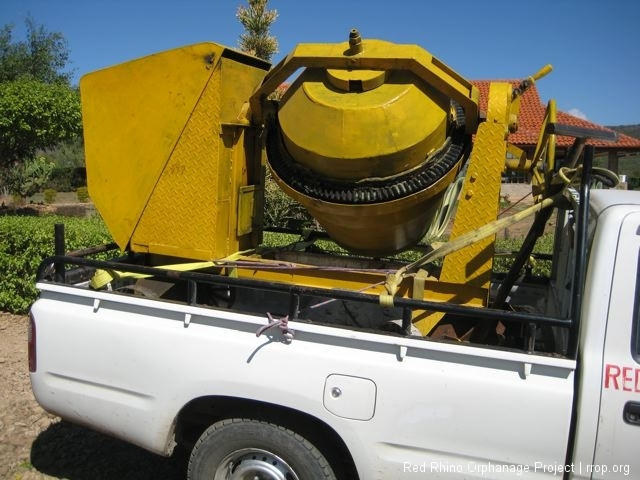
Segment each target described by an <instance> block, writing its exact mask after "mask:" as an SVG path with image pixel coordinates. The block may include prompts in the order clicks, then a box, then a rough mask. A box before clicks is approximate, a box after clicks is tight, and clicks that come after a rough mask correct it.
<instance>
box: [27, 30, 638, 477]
mask: <svg viewBox="0 0 640 480" xmlns="http://www.w3.org/2000/svg"><path fill="white" fill-rule="evenodd" d="M299 68H305V69H306V70H304V72H303V73H302V74H300V76H298V77H297V78H296V79H295V81H294V82H293V83H292V84H291V86H290V87H289V88H288V90H287V92H286V93H285V94H284V95H283V96H282V98H281V99H280V100H278V101H271V100H270V99H271V96H270V95H271V93H272V92H274V90H275V89H277V88H278V87H279V86H281V85H282V82H284V81H285V80H286V79H287V78H288V77H289V76H290V75H291V74H293V73H294V72H296V71H297V70H298V69H299ZM548 70H550V69H549V68H545V69H543V70H542V71H541V73H539V74H538V75H536V76H534V77H529V78H528V79H527V80H524V81H522V82H521V83H520V84H518V85H513V84H512V83H506V82H497V83H493V84H492V85H491V87H490V90H489V94H488V101H487V105H488V106H487V107H486V113H484V114H481V113H480V111H481V109H480V97H479V93H478V91H477V89H476V87H475V86H474V85H472V84H471V83H470V82H467V81H466V80H465V79H463V78H462V77H461V76H459V75H457V74H456V73H455V72H454V71H453V70H452V69H450V68H449V67H447V66H446V65H445V64H444V63H443V62H441V61H439V60H437V59H435V58H434V57H432V56H431V55H430V54H428V52H426V51H424V50H422V49H420V48H418V47H416V46H406V45H394V44H390V43H389V42H383V41H378V40H362V39H361V37H360V34H359V33H358V32H357V31H356V30H352V31H351V32H350V35H349V41H348V42H344V43H342V44H336V45H315V44H312V45H304V44H303V45H300V46H298V47H297V48H296V50H295V51H294V52H293V53H292V54H291V55H289V56H288V57H287V58H286V59H285V60H284V61H283V62H281V63H280V64H278V65H277V66H275V67H274V68H273V69H271V70H270V71H269V65H268V64H266V63H265V62H263V61H261V60H259V59H256V58H253V57H249V56H247V55H244V54H242V53H240V52H236V51H233V50H230V49H227V48H224V47H222V46H219V45H216V44H211V43H203V44H198V45H195V46H191V47H185V48H182V49H177V50H174V51H168V52H164V53H162V54H158V55H153V56H150V57H147V58H143V59H139V60H136V61H133V62H130V63H126V64H123V65H120V66H115V67H112V68H108V69H105V70H103V71H100V72H95V73H93V74H90V75H88V76H86V77H83V80H82V81H81V85H80V88H81V93H82V102H83V122H84V134H85V150H86V157H87V174H88V180H89V191H90V194H91V197H92V199H93V201H94V203H95V205H96V207H97V209H98V211H99V212H100V214H101V215H102V217H103V219H104V220H105V222H106V223H107V225H108V226H109V229H110V231H111V233H112V235H113V238H114V241H115V242H116V243H117V245H118V246H119V252H121V253H115V254H114V258H113V259H111V260H104V259H102V258H103V257H100V258H99V259H97V258H95V257H93V256H88V255H85V254H88V253H96V252H97V251H98V250H99V249H92V250H88V251H87V252H82V253H83V254H80V253H78V252H75V253H73V254H66V252H65V250H64V236H63V234H62V232H61V230H62V229H58V235H57V236H56V247H57V248H56V255H55V256H54V257H51V258H49V259H46V260H45V261H44V262H43V263H42V265H41V268H40V270H39V273H38V281H37V287H38V289H39V292H40V293H39V298H38V299H37V300H36V301H35V303H34V304H33V306H32V308H31V312H30V317H31V321H30V336H29V368H30V372H31V382H32V387H33V392H34V394H35V397H36V399H37V400H38V402H39V403H40V404H41V405H42V406H43V407H44V408H45V409H46V410H48V411H50V412H52V413H54V414H56V415H59V416H60V417H62V418H64V419H66V420H69V421H71V422H76V423H79V424H82V425H85V426H88V427H90V428H93V429H96V430H99V431H101V432H104V433H107V434H109V435H113V436H115V437H118V438H120V439H123V440H126V441H127V442H131V443H133V444H135V445H138V446H140V447H143V448H145V449H147V450H149V451H152V452H155V453H157V454H160V455H171V453H172V452H173V450H174V448H175V447H176V445H180V446H182V447H184V448H187V449H188V450H189V451H190V452H191V453H190V460H189V466H188V476H189V478H190V479H192V480H202V479H205V478H208V479H211V478H213V479H215V480H220V479H230V480H239V479H261V480H265V479H268V480H320V479H341V480H352V479H359V480H377V479H391V480H394V479H399V478H406V479H412V478H449V479H484V478H492V479H514V478H522V479H543V478H574V479H615V478H640V455H638V445H640V365H639V364H638V362H639V361H640V294H639V292H640V283H639V282H638V266H639V264H640V194H639V193H637V192H626V191H618V190H593V191H592V192H591V191H590V189H589V188H588V186H589V185H590V184H591V183H592V182H591V178H592V177H591V176H590V172H591V162H592V160H593V155H594V151H593V146H591V145H587V146H586V147H585V143H586V137H589V136H592V135H593V134H594V132H590V131H585V130H584V129H582V130H581V129H578V128H568V127H566V126H562V125H559V124H557V122H555V104H552V103H550V106H549V107H548V115H547V118H548V121H546V123H547V124H546V125H545V126H543V130H542V132H541V135H540V141H539V145H538V148H536V152H535V153H534V157H533V159H532V160H527V158H526V157H527V155H526V154H525V152H522V151H520V152H519V153H518V149H516V148H514V145H507V140H506V139H507V138H508V136H509V134H510V133H513V132H514V131H516V130H517V128H518V125H517V115H518V111H519V106H520V103H519V102H520V97H521V96H522V94H523V92H524V91H525V90H527V88H528V87H529V86H530V85H531V84H532V83H533V82H534V80H535V79H537V78H539V77H540V76H541V75H543V74H544V73H546V72H548ZM267 71H269V72H268V73H267ZM159 108H162V114H159V110H158V109H159ZM483 108H484V107H483ZM595 134H602V132H600V133H598V132H595ZM555 135H559V136H562V135H564V136H568V135H569V136H574V137H576V142H574V145H573V147H572V148H571V150H570V151H569V152H568V153H567V155H566V158H565V159H563V161H564V162H565V163H564V164H563V165H565V166H562V167H561V168H558V167H559V165H555V160H556V156H558V158H561V156H559V155H556V154H555V153H556V152H555V145H556V144H555ZM265 144H266V147H265ZM583 147H585V149H584V159H585V160H584V168H582V169H580V168H578V167H580V164H579V163H578V162H577V160H578V157H579V156H580V154H581V152H582V151H583ZM264 151H266V155H267V162H265V159H264V156H263V152H264ZM267 163H268V165H269V169H270V171H271V173H272V176H273V179H274V180H275V182H276V183H277V185H278V186H279V187H280V188H281V189H282V190H284V192H285V193H287V194H288V195H289V196H291V197H293V198H295V199H296V200H298V201H299V202H300V203H301V204H303V205H304V206H305V207H306V208H307V209H308V210H309V211H310V212H311V214H313V215H314V217H315V218H316V220H317V222H318V224H320V225H321V226H323V227H324V229H323V230H324V233H326V234H328V236H330V237H331V238H332V239H333V240H335V241H336V242H337V243H338V244H340V245H342V246H343V247H345V251H349V252H352V253H349V254H347V253H344V254H334V253H328V252H327V251H321V252H319V251H318V250H319V248H320V247H319V246H317V245H315V244H314V243H313V239H312V238H311V237H309V236H307V237H305V238H304V241H300V242H297V243H296V244H294V245H289V246H288V245H281V246H280V247H279V248H272V249H264V248H262V247H261V245H260V238H261V235H262V231H263V230H264V229H263V226H264V225H263V222H262V213H261V212H262V210H261V207H262V191H263V187H264V185H265V183H264V179H263V175H264V171H265V169H266V165H267ZM505 165H507V167H508V168H513V169H520V170H521V171H524V172H525V173H527V174H529V175H530V176H532V178H533V179H534V192H533V193H535V194H536V196H537V198H536V200H537V203H536V205H535V206H533V207H530V208H532V209H533V210H530V209H527V212H528V213H532V212H534V211H537V212H538V213H537V216H536V219H535V220H534V222H533V226H532V229H531V231H530V234H529V235H528V236H527V238H526V239H525V241H524V243H523V247H522V249H521V250H520V251H519V253H518V255H517V256H516V258H515V260H514V262H513V265H512V266H511V267H510V269H509V271H508V273H507V274H506V276H498V275H495V273H494V272H495V269H493V267H492V265H493V263H492V262H493V247H494V239H495V233H496V231H498V230H497V229H498V228H500V227H503V226H505V225H507V224H508V222H510V221H511V219H513V221H515V220H517V219H520V218H521V216H520V214H521V213H522V212H518V213H516V214H514V215H513V217H508V218H506V219H504V222H503V219H497V218H496V214H497V211H498V206H499V190H500V176H501V172H503V170H504V168H505ZM565 168H567V169H568V170H565ZM579 171H582V180H581V182H579V184H580V188H579V191H580V194H579V195H578V193H577V191H576V183H575V182H574V181H573V179H574V177H577V176H578V172H579ZM571 172H573V173H571ZM459 180H460V181H459ZM616 181H617V179H616ZM613 184H615V182H613ZM458 185H462V186H461V189H458V188H457V186H458ZM450 198H454V199H458V200H457V202H458V203H457V204H455V210H456V215H455V220H454V222H453V227H452V230H451V235H450V236H449V241H448V242H447V243H444V244H443V245H440V246H438V245H437V244H435V243H434V242H430V243H432V245H430V246H427V245H421V246H420V248H421V249H419V250H418V251H419V252H421V253H424V252H425V250H426V254H425V255H424V256H422V257H421V258H420V259H419V260H413V261H411V262H409V261H407V260H400V259H399V257H397V256H392V255H391V254H393V253H396V252H398V251H402V250H405V249H407V248H409V247H413V246H414V245H416V244H418V242H422V239H423V238H425V237H427V236H431V233H432V230H431V227H432V226H437V227H438V228H436V229H435V230H434V231H438V232H439V231H440V227H442V228H446V227H447V226H448V225H449V220H450V217H449V216H447V215H446V212H447V211H449V212H450V211H452V209H453V202H451V201H450V200H449V199H450ZM552 211H557V218H556V222H557V228H556V235H555V244H554V250H553V254H552V255H550V256H549V258H538V259H537V260H536V261H550V264H551V268H550V269H549V270H548V272H550V273H546V274H545V276H544V277H542V276H540V275H537V274H536V275H533V273H532V271H531V269H528V268H524V267H525V266H526V265H527V264H528V261H529V258H530V257H532V251H533V244H534V243H535V240H536V238H538V237H539V236H540V235H541V233H542V231H543V229H544V227H545V225H546V224H547V220H548V219H549V218H550V217H549V215H550V212H552ZM488 227H490V228H488ZM427 232H429V234H427ZM434 235H435V234H434ZM492 235H493V239H492V238H491V236H492ZM432 238H435V236H432ZM353 252H355V253H353ZM117 255H122V256H121V257H118V256H117ZM442 257H444V260H443V262H442V263H441V264H440V263H438V262H436V260H438V259H442Z"/></svg>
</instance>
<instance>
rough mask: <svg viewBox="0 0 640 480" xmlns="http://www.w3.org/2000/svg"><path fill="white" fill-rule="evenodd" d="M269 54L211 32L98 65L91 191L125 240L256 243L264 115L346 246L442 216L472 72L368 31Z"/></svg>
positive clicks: (292, 173) (276, 155) (307, 202)
mask: <svg viewBox="0 0 640 480" xmlns="http://www.w3.org/2000/svg"><path fill="white" fill-rule="evenodd" d="M268 68H269V66H268V65H267V64H266V63H264V62H261V61H260V60H258V59H255V58H253V57H250V56H247V55H244V54H241V53H238V52H236V51H234V50H231V49H227V48H225V47H222V46H219V45H216V44H211V43H205V44H200V45H195V46H190V47H184V48H181V49H177V50H171V51H168V52H163V53H160V54H156V55H152V56H149V57H145V58H142V59H138V60H134V61H132V62H128V63H125V64H122V65H119V66H115V67H111V68H107V69H105V70H102V71H98V72H95V73H92V74H89V75H87V76H85V77H83V78H82V81H81V93H82V104H83V116H84V128H85V144H86V154H87V171H88V177H89V178H88V179H89V190H90V195H91V197H92V199H93V200H94V202H95V203H96V206H97V208H98V210H99V211H100V213H101V214H102V216H103V218H104V219H105V221H106V222H107V224H108V226H109V228H110V230H111V231H112V233H113V235H114V237H115V240H116V241H117V242H118V244H119V245H120V246H121V247H122V248H126V247H129V248H131V249H132V250H134V251H142V252H155V253H161V254H167V255H172V256H177V257H185V258H196V259H211V258H215V257H219V256H221V255H227V254H229V253H232V252H233V251H236V250H239V249H244V248H249V247H251V246H253V245H255V243H256V242H257V241H259V239H260V224H261V218H262V215H261V212H259V209H260V208H261V207H262V200H261V194H262V190H261V188H260V185H261V183H262V180H261V174H262V171H261V165H262V160H261V155H262V150H261V145H260V144H259V143H257V141H256V139H257V138H258V136H257V135H259V134H262V133H263V131H264V129H266V132H265V133H266V135H265V138H266V151H267V157H268V163H269V166H270V168H271V169H272V171H273V174H274V178H275V179H276V181H277V182H278V184H279V185H280V187H281V188H282V189H283V190H284V191H285V192H287V193H288V194H289V195H290V196H292V197H293V198H294V199H296V200H298V201H299V202H300V203H301V204H302V205H304V206H305V207H306V208H307V209H308V210H309V212H310V213H311V215H313V216H314V217H315V218H316V219H317V220H318V222H319V223H320V225H321V226H322V227H323V228H324V229H325V230H326V231H327V232H328V234H329V235H330V236H331V237H332V238H333V239H334V240H335V241H336V242H338V243H339V244H341V245H342V246H344V247H345V248H347V249H349V250H351V251H355V252H359V253H365V254H371V255H384V254H389V253H393V252H397V251H400V250H402V249H404V248H407V247H409V246H412V245H414V244H416V243H417V242H418V241H419V240H420V239H421V238H422V237H423V236H424V235H425V233H426V232H427V230H428V229H429V227H431V226H432V225H433V224H434V223H436V222H437V219H438V215H439V213H441V207H442V204H443V199H444V198H445V193H446V192H447V189H448V188H449V187H450V185H451V184H452V182H453V180H454V179H455V177H456V176H457V174H458V173H459V170H460V168H461V166H462V165H463V164H464V162H465V160H466V158H467V157H468V154H469V150H470V145H471V142H470V138H471V134H473V133H474V132H475V129H476V127H477V123H478V107H477V102H478V92H477V91H476V89H475V88H474V87H473V86H472V85H471V84H470V83H468V82H467V81H465V80H464V79H463V78H461V77H460V76H459V75H457V74H456V73H455V72H453V71H452V70H451V69H449V68H447V67H446V66H445V65H444V64H442V63H441V62H439V61H438V60H437V59H435V58H434V57H432V56H431V55H430V54H429V53H427V52H426V51H425V50H423V49H422V48H420V47H417V46H413V45H396V44H392V43H389V42H384V41H380V40H362V39H361V37H360V35H359V33H358V32H357V31H356V30H353V31H352V32H351V33H350V36H349V41H348V42H344V43H339V44H333V45H331V44H329V45H327V44H302V45H299V46H298V47H297V48H296V49H295V50H294V51H293V52H292V53H291V54H290V55H289V56H288V57H287V58H285V60H284V61H283V62H282V63H281V64H279V65H277V66H276V67H274V68H273V69H272V70H271V71H270V72H268ZM300 68H304V70H303V71H302V73H301V74H300V75H299V76H298V77H297V78H296V79H295V81H294V82H293V83H292V84H291V86H290V87H289V88H288V90H287V91H286V93H285V94H284V96H283V98H282V99H281V100H280V101H279V102H278V103H277V105H276V106H275V108H273V107H272V106H270V105H267V100H266V99H267V97H268V95H269V94H270V93H272V92H273V91H274V90H276V89H277V88H278V87H280V86H281V85H282V84H283V82H285V81H287V80H288V79H289V78H290V77H291V75H292V74H294V73H295V72H296V70H298V69H300ZM267 72H268V73H267ZM249 104H250V108H248V107H249ZM445 208H446V205H445Z"/></svg>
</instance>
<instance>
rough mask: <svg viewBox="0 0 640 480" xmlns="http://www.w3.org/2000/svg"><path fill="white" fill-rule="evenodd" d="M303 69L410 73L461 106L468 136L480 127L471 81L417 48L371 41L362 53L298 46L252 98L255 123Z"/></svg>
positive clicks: (346, 48) (364, 44)
mask: <svg viewBox="0 0 640 480" xmlns="http://www.w3.org/2000/svg"><path fill="white" fill-rule="evenodd" d="M300 68H322V69H336V70H381V71H386V70H396V71H409V72H412V73H413V74H414V75H415V76H416V78H418V79H419V80H420V81H421V82H424V83H425V84H426V85H429V91H430V92H432V93H433V94H436V95H437V94H440V95H443V96H445V97H447V98H451V99H453V100H455V101H456V102H458V103H459V104H460V105H461V106H462V108H463V109H464V111H465V115H466V119H467V120H466V131H467V133H474V132H475V130H476V128H477V126H478V101H479V98H480V94H479V92H478V89H477V88H476V87H474V86H473V85H472V84H471V82H469V81H468V80H466V79H465V78H463V77H462V76H461V75H459V74H458V73H457V72H455V71H454V70H453V69H451V68H450V67H448V66H447V65H445V64H444V63H443V62H442V61H440V60H439V59H438V58H436V57H434V56H433V55H431V54H430V53H429V52H427V51H426V50H424V49H423V48H422V47H419V46H418V45H403V44H393V43H388V42H383V41H379V40H371V39H366V40H363V41H362V51H358V50H354V49H351V48H350V45H349V43H348V42H343V43H335V44H315V43H303V44H300V45H298V46H297V47H296V48H295V49H294V50H293V51H292V52H291V53H290V54H289V55H287V57H285V58H284V59H283V60H282V61H281V62H280V63H278V64H277V65H276V66H275V67H274V68H273V69H272V70H271V72H269V75H267V77H266V78H265V81H264V82H263V84H262V85H261V86H260V88H259V89H258V90H257V91H256V92H255V93H254V95H252V97H251V100H250V104H251V111H250V112H251V118H252V119H253V121H254V122H255V123H262V122H264V120H265V119H264V118H263V101H264V100H265V99H266V98H267V97H268V96H269V94H271V93H272V92H274V91H275V90H276V89H277V88H278V86H280V85H281V84H282V83H283V82H285V81H286V80H287V79H288V78H289V77H290V76H291V75H293V74H294V73H295V72H296V71H297V70H298V69H300Z"/></svg>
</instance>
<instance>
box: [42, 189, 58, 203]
mask: <svg viewBox="0 0 640 480" xmlns="http://www.w3.org/2000/svg"><path fill="white" fill-rule="evenodd" d="M57 194H58V192H56V191H55V190H54V189H53V188H47V189H46V190H45V191H44V203H48V204H51V203H53V202H55V201H56V195H57Z"/></svg>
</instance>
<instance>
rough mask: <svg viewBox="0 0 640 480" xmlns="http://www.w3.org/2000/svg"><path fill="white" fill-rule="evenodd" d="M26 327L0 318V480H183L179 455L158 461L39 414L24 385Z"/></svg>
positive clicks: (14, 319)
mask: <svg viewBox="0 0 640 480" xmlns="http://www.w3.org/2000/svg"><path fill="white" fill-rule="evenodd" d="M27 324H28V320H27V317H25V316H17V315H9V314H6V313H0V479H6V480H43V479H68V480H127V479H136V480H145V479H149V480H151V479H153V480H178V479H182V478H185V471H186V464H185V460H184V458H183V457H182V456H179V455H175V456H174V457H172V458H162V457H159V456H157V455H153V454H151V453H148V452H146V451H144V450H142V449H139V448H137V447H134V446H131V445H129V444H126V443H124V442H120V441H118V440H114V439H112V438H110V437H106V436H104V435H101V434H98V433H95V432H92V431H90V430H87V429H85V428H82V427H79V426H76V425H71V424H69V423H66V422H61V421H60V419H59V418H57V417H54V416H53V415H49V414H48V413H46V412H45V411H44V410H42V408H41V407H40V406H39V405H38V404H37V403H36V401H35V399H34V398H33V394H32V393H31V387H30V384H29V373H28V366H27Z"/></svg>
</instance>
